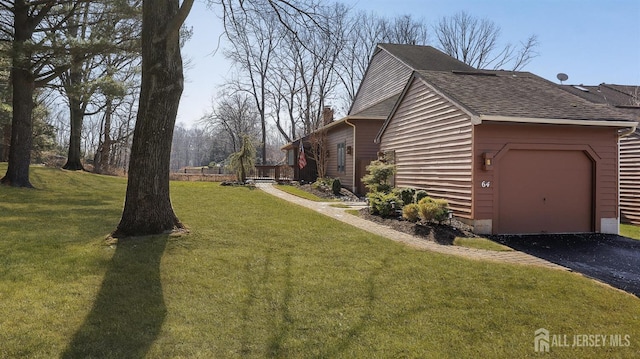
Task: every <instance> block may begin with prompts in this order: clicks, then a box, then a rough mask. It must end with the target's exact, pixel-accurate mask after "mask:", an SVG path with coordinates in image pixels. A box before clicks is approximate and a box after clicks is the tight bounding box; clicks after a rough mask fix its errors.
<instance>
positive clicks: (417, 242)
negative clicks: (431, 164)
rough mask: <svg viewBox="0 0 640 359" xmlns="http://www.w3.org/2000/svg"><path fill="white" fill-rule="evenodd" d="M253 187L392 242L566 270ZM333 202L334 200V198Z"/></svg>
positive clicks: (522, 255) (264, 187)
mask: <svg viewBox="0 0 640 359" xmlns="http://www.w3.org/2000/svg"><path fill="white" fill-rule="evenodd" d="M257 187H258V188H260V189H261V190H263V191H265V192H266V193H269V194H272V195H274V196H276V197H280V198H282V199H284V200H286V201H289V202H293V203H295V204H298V205H300V206H303V207H307V208H310V209H313V210H315V211H317V212H320V213H322V214H324V215H326V216H329V217H332V218H335V219H337V220H339V221H342V222H345V223H348V224H350V225H352V226H355V227H358V228H360V229H363V230H365V231H367V232H371V233H373V234H377V235H379V236H382V237H386V238H389V239H391V240H393V241H396V242H401V243H405V244H407V245H409V246H412V247H414V248H418V249H422V250H429V251H433V252H438V253H444V254H451V255H455V256H460V257H465V258H469V259H478V260H489V261H497V262H503V263H514V264H525V265H534V266H542V267H547V268H554V269H561V270H569V269H567V268H565V267H563V266H560V265H557V264H555V263H551V262H548V261H546V260H544V259H541V258H538V257H534V256H531V255H528V254H526V253H522V252H518V251H509V252H497V251H488V250H483V249H475V248H466V247H459V246H447V245H441V244H438V243H435V242H432V241H428V240H425V239H422V238H419V237H416V236H412V235H410V234H406V233H403V232H399V231H396V230H394V229H391V228H389V227H387V226H383V225H380V224H378V223H375V222H371V221H368V220H366V219H363V218H360V217H357V216H354V215H351V214H348V213H346V212H345V209H344V208H337V207H332V206H331V204H332V203H331V202H314V201H310V200H307V199H304V198H300V197H297V196H294V195H292V194H289V193H286V192H283V191H280V190H279V189H277V188H274V187H273V185H271V184H270V183H258V184H257ZM347 203H348V202H347ZM333 204H335V202H334V203H333ZM352 206H353V207H354V208H362V207H363V206H364V204H363V203H354V204H353V205H352Z"/></svg>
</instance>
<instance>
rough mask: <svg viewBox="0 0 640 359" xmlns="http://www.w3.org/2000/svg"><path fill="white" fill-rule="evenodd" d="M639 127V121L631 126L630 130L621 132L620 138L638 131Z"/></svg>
mask: <svg viewBox="0 0 640 359" xmlns="http://www.w3.org/2000/svg"><path fill="white" fill-rule="evenodd" d="M637 127H638V123H637V122H636V123H635V125H633V126H631V127H629V129H628V130H626V131H624V132H622V133H621V134H619V135H618V138H623V137H627V136H629V135H630V134H632V133H634V132H636V128H637Z"/></svg>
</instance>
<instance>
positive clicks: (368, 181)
mask: <svg viewBox="0 0 640 359" xmlns="http://www.w3.org/2000/svg"><path fill="white" fill-rule="evenodd" d="M367 171H369V174H368V175H366V176H364V177H362V182H364V184H365V186H366V187H367V188H368V189H369V191H371V192H384V193H389V192H390V191H391V188H392V187H391V179H392V178H393V174H394V173H396V167H395V166H394V165H392V164H388V163H384V162H382V161H378V160H376V161H371V164H370V165H368V166H367Z"/></svg>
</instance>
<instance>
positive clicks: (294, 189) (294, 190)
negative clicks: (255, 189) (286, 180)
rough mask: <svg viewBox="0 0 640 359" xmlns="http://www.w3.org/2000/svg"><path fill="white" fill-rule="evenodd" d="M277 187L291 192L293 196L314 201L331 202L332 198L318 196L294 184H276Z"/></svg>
mask: <svg viewBox="0 0 640 359" xmlns="http://www.w3.org/2000/svg"><path fill="white" fill-rule="evenodd" d="M276 188H277V189H279V190H281V191H283V192H287V193H289V194H292V195H294V196H298V197H301V198H304V199H308V200H310V201H314V202H333V201H334V200H331V199H326V198H322V197H318V196H316V195H315V194H313V193H310V192H308V191H305V190H303V189H300V188H298V187H296V186H292V185H287V184H283V185H278V186H276Z"/></svg>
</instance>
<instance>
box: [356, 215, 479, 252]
mask: <svg viewBox="0 0 640 359" xmlns="http://www.w3.org/2000/svg"><path fill="white" fill-rule="evenodd" d="M359 216H360V217H361V218H364V219H366V220H369V221H372V222H376V223H379V224H382V225H384V226H387V227H390V228H392V229H394V230H396V231H398V232H403V233H407V234H411V235H414V236H416V237H421V238H424V239H427V240H430V241H433V242H436V243H439V244H445V245H452V244H453V240H454V239H455V238H456V237H467V238H468V237H477V235H476V234H475V233H473V232H472V231H471V227H470V226H468V225H466V224H464V223H462V222H460V221H458V220H456V219H455V218H454V219H452V220H451V223H450V224H449V221H446V222H445V223H441V224H438V223H413V222H409V221H406V220H404V219H403V218H402V217H387V218H385V217H380V216H377V215H373V214H371V213H369V209H368V208H363V209H361V210H360V214H359Z"/></svg>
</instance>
